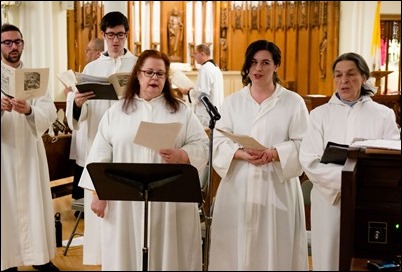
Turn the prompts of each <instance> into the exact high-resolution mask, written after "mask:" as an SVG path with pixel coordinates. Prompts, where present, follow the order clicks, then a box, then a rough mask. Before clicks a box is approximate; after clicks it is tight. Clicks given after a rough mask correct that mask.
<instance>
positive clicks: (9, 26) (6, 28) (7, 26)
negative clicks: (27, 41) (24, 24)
mask: <svg viewBox="0 0 402 272" xmlns="http://www.w3.org/2000/svg"><path fill="white" fill-rule="evenodd" d="M8 31H18V32H19V33H20V35H21V38H23V37H22V33H21V31H20V29H19V28H18V27H16V26H15V25H12V24H8V23H5V24H2V25H1V33H3V32H8Z"/></svg>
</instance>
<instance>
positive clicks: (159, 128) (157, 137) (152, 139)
mask: <svg viewBox="0 0 402 272" xmlns="http://www.w3.org/2000/svg"><path fill="white" fill-rule="evenodd" d="M182 126H183V124H182V123H179V122H174V123H151V122H145V121H141V123H140V125H139V127H138V130H137V134H136V135H135V138H134V143H136V144H138V145H142V146H145V147H148V148H150V149H153V150H155V151H159V150H160V149H165V148H173V147H174V143H175V141H176V138H177V136H178V135H179V131H180V129H181V127H182Z"/></svg>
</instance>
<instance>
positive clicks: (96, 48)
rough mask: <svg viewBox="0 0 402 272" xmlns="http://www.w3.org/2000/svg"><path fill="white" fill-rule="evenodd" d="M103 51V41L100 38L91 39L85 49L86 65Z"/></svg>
mask: <svg viewBox="0 0 402 272" xmlns="http://www.w3.org/2000/svg"><path fill="white" fill-rule="evenodd" d="M103 50H105V41H104V40H103V39H101V38H93V39H92V40H90V41H89V43H88V46H87V48H86V49H85V60H86V62H87V63H90V62H91V61H94V60H96V59H98V58H99V57H100V56H101V54H102V52H103Z"/></svg>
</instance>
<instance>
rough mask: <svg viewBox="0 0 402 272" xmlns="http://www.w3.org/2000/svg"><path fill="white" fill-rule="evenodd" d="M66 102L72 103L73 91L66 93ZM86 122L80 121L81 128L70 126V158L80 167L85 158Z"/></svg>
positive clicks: (83, 164)
mask: <svg viewBox="0 0 402 272" xmlns="http://www.w3.org/2000/svg"><path fill="white" fill-rule="evenodd" d="M66 101H68V102H66V104H67V103H68V104H69V106H71V105H72V103H74V92H69V93H68V94H67V98H66ZM85 126H86V123H85V122H82V123H81V124H80V127H81V129H73V128H72V127H71V128H70V129H71V130H72V135H71V146H70V159H71V160H75V163H76V164H78V165H79V166H81V167H84V166H85V160H86V157H87V154H86V152H87V149H86V147H85V146H86V142H87V141H86V134H85V133H86V132H87V130H86V128H85Z"/></svg>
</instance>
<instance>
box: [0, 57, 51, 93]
mask: <svg viewBox="0 0 402 272" xmlns="http://www.w3.org/2000/svg"><path fill="white" fill-rule="evenodd" d="M48 82H49V68H18V69H15V68H13V67H11V66H8V65H6V64H4V63H3V62H2V63H1V92H2V93H3V94H4V95H6V96H8V97H10V98H17V99H25V100H28V99H33V98H36V97H40V96H43V95H44V94H45V93H46V90H47V85H48Z"/></svg>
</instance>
